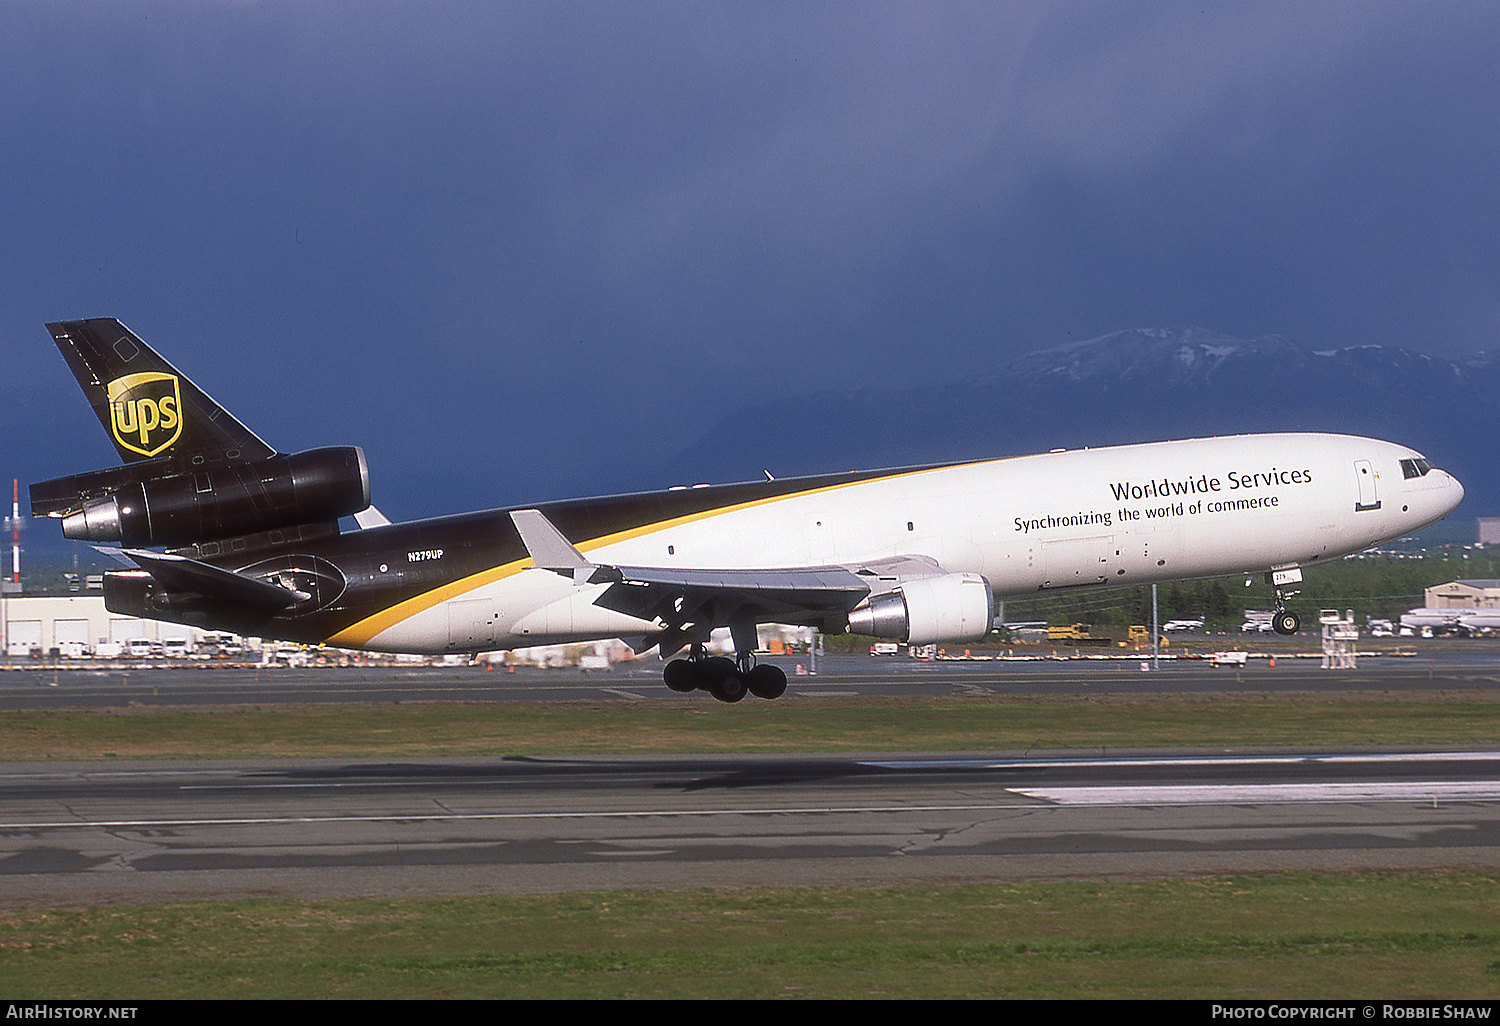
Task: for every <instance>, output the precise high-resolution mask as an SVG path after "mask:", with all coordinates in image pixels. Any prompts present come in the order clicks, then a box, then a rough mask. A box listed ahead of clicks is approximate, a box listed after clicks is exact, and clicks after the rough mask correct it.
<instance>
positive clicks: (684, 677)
mask: <svg viewBox="0 0 1500 1026" xmlns="http://www.w3.org/2000/svg"><path fill="white" fill-rule="evenodd" d="M661 676H662V680H664V681H665V682H666V685H667V687H669V688H671V689H672V690H673V691H676V692H678V693H679V694H686V693H687V692H689V691H697V690H698V689H699V688H701V687H702V686H703V672H702V670H701V669H700V667H699V666H698V664H697V663H695V662H694V661H692V660H691V659H673V660H672V661H671V662H670V663H668V664H667V665H666V668H665V669H664V670H662V671H661Z"/></svg>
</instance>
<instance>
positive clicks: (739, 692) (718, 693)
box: [708, 670, 747, 703]
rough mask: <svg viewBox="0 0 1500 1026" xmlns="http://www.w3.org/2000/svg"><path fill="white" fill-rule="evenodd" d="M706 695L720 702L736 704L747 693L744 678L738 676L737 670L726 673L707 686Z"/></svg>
mask: <svg viewBox="0 0 1500 1026" xmlns="http://www.w3.org/2000/svg"><path fill="white" fill-rule="evenodd" d="M708 693H709V694H711V695H713V696H714V697H715V698H717V699H718V700H719V701H721V702H731V703H732V702H738V701H739V700H740V699H742V698H744V697H745V695H746V693H747V689H746V687H745V678H744V677H741V676H740V673H739V671H738V670H736V671H734V672H733V673H726V674H725V675H724V676H722V677H719V678H717V679H715V680H714V681H713V682H712V683H711V684H709V686H708Z"/></svg>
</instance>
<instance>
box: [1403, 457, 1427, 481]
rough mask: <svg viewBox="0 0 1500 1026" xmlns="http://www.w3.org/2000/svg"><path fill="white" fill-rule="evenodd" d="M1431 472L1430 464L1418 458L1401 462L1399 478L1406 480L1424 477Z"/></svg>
mask: <svg viewBox="0 0 1500 1026" xmlns="http://www.w3.org/2000/svg"><path fill="white" fill-rule="evenodd" d="M1431 470H1432V464H1431V463H1428V462H1427V461H1426V460H1424V459H1423V458H1422V457H1420V456H1418V457H1417V458H1416V459H1414V460H1402V461H1401V476H1402V477H1404V478H1407V479H1410V478H1413V477H1426V476H1427V474H1428V472H1429V471H1431Z"/></svg>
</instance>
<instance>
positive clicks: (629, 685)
mask: <svg viewBox="0 0 1500 1026" xmlns="http://www.w3.org/2000/svg"><path fill="white" fill-rule="evenodd" d="M771 661H772V662H775V663H777V664H778V665H780V666H782V667H783V669H785V670H786V671H787V674H788V685H789V686H788V696H790V697H792V698H820V697H836V696H837V697H858V696H864V697H897V696H929V697H930V696H946V695H1021V694H1024V695H1082V694H1153V693H1162V692H1169V693H1200V694H1210V693H1214V694H1236V693H1256V694H1262V693H1288V692H1330V691H1361V690H1375V691H1380V690H1387V691H1454V690H1461V691H1481V692H1494V691H1500V660H1497V659H1496V653H1494V652H1491V651H1489V650H1487V649H1483V650H1479V651H1476V652H1474V653H1466V652H1459V653H1451V652H1449V653H1434V654H1431V655H1420V656H1417V657H1415V658H1379V659H1370V658H1367V659H1365V660H1363V661H1362V662H1361V665H1360V667H1359V668H1358V669H1357V670H1324V669H1321V668H1320V667H1319V664H1318V660H1317V659H1305V658H1289V657H1287V656H1285V655H1283V656H1281V657H1280V658H1279V659H1278V660H1277V663H1276V665H1275V666H1272V665H1270V663H1269V661H1268V660H1265V659H1260V660H1254V661H1252V662H1251V663H1250V664H1249V665H1248V666H1246V667H1244V668H1243V669H1235V668H1228V667H1221V668H1216V667H1213V666H1210V665H1209V663H1208V662H1207V661H1206V660H1201V659H1195V660H1187V661H1183V662H1165V663H1163V664H1162V666H1161V668H1160V669H1159V670H1155V671H1151V672H1142V671H1141V669H1140V665H1141V664H1140V660H1135V659H1132V660H1109V661H1104V660H1090V659H1077V660H1057V661H1052V660H1038V661H1026V662H995V661H986V662H979V661H976V662H958V661H952V662H918V661H916V660H911V659H905V658H902V659H872V658H870V657H868V656H825V657H824V658H823V659H822V660H820V662H819V666H818V672H817V673H816V674H801V675H799V674H798V673H797V663H798V660H793V659H784V658H777V659H774V660H771ZM802 662H803V666H804V668H805V667H806V660H805V658H804V659H803V660H802ZM680 697H681V696H679V695H676V694H674V693H673V692H671V691H669V690H668V689H667V688H666V687H665V686H664V685H663V684H662V682H661V662H660V660H657V659H655V658H650V659H640V660H637V661H635V662H633V663H622V664H619V665H618V666H616V667H614V668H613V669H610V670H604V671H589V672H585V671H581V670H579V669H577V668H567V669H562V668H560V669H538V668H533V667H522V668H520V669H518V670H517V671H516V672H515V673H507V672H505V670H504V669H503V668H501V669H498V670H486V669H485V668H484V667H468V666H453V667H449V666H374V667H360V666H350V667H342V668H336V667H328V668H291V667H267V668H255V667H251V668H231V667H216V666H213V665H206V666H195V667H191V668H183V669H168V668H163V667H160V666H150V665H142V666H136V667H123V668H118V669H92V668H90V669H57V670H53V669H50V668H45V667H35V668H30V669H25V670H15V671H12V672H8V673H0V710H11V709H16V710H19V709H61V708H89V709H106V708H130V707H157V706H185V707H191V706H205V705H211V706H222V705H246V704H249V705H255V704H283V703H285V704H301V703H307V702H335V703H337V702H421V701H463V702H513V701H520V702H525V701H565V700H575V701H591V702H615V701H627V702H628V701H656V700H674V701H675V700H678V699H680ZM696 697H698V698H700V699H701V700H703V701H705V702H710V701H712V699H711V698H710V697H709V696H708V695H707V694H703V693H699V694H698V695H697V696H696ZM747 701H755V700H754V699H747Z"/></svg>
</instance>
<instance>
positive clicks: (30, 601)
mask: <svg viewBox="0 0 1500 1026" xmlns="http://www.w3.org/2000/svg"><path fill="white" fill-rule="evenodd" d="M204 634H205V632H204V631H201V630H198V629H197V628H195V627H188V626H186V625H184V624H176V623H165V622H163V621H159V620H143V619H141V618H140V617H135V616H120V615H119V614H116V613H111V612H110V611H109V610H107V609H105V608H104V596H103V595H87V594H85V595H77V594H69V595H16V594H14V593H13V592H7V594H6V595H5V597H4V601H3V602H0V653H9V652H10V651H11V645H12V644H24V645H26V646H27V648H28V649H40V650H41V651H42V652H43V653H44V654H45V653H49V652H51V651H52V650H54V649H57V648H61V647H62V646H63V645H65V644H72V643H78V644H82V645H84V646H85V647H86V649H87V650H88V651H93V650H95V649H96V648H97V647H98V646H99V645H101V644H103V643H105V642H114V643H116V644H121V645H123V644H125V643H126V642H129V641H132V640H135V639H138V638H145V639H146V640H147V641H151V642H156V643H164V642H167V641H186V642H187V643H188V645H189V646H190V647H196V646H197V645H198V644H199V643H201V642H202V641H203V638H204Z"/></svg>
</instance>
